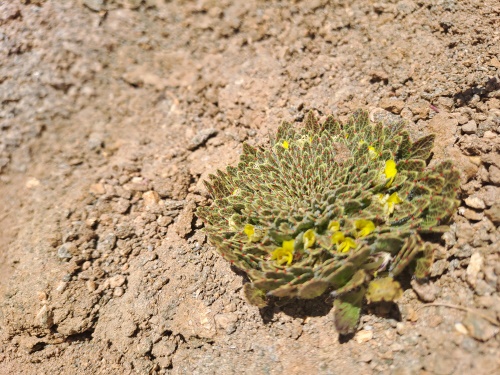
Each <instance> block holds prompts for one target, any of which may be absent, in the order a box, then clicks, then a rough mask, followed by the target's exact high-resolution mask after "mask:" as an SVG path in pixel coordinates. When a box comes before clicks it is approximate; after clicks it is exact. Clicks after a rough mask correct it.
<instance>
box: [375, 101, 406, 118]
mask: <svg viewBox="0 0 500 375" xmlns="http://www.w3.org/2000/svg"><path fill="white" fill-rule="evenodd" d="M404 106H405V102H404V101H403V100H398V99H392V98H385V99H382V100H380V107H382V108H383V109H385V110H387V111H389V112H392V113H394V114H399V113H401V110H402V109H403V108H404Z"/></svg>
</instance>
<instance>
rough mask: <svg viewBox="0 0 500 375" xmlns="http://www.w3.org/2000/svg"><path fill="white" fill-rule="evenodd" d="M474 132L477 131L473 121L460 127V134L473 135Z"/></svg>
mask: <svg viewBox="0 0 500 375" xmlns="http://www.w3.org/2000/svg"><path fill="white" fill-rule="evenodd" d="M476 131H477V124H476V122H475V121H474V120H471V121H469V122H468V123H466V124H464V125H463V126H462V132H463V133H464V134H474V133H476Z"/></svg>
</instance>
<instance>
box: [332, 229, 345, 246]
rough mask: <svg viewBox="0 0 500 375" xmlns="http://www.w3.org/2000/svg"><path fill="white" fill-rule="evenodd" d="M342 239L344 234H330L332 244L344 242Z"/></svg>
mask: <svg viewBox="0 0 500 375" xmlns="http://www.w3.org/2000/svg"><path fill="white" fill-rule="evenodd" d="M344 238H345V236H344V233H342V232H335V233H334V234H332V244H335V245H338V244H339V243H341V242H342V241H344Z"/></svg>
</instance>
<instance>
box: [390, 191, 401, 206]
mask: <svg viewBox="0 0 500 375" xmlns="http://www.w3.org/2000/svg"><path fill="white" fill-rule="evenodd" d="M387 202H390V203H393V204H400V203H403V200H402V199H401V198H400V197H399V195H398V193H397V192H394V193H392V194H391V195H390V196H389V198H387Z"/></svg>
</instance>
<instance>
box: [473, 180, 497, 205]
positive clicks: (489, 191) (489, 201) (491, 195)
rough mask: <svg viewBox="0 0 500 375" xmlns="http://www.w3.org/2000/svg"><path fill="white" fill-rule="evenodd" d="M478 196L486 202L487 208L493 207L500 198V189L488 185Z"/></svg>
mask: <svg viewBox="0 0 500 375" xmlns="http://www.w3.org/2000/svg"><path fill="white" fill-rule="evenodd" d="M478 196H479V197H480V198H481V199H482V200H483V201H484V203H485V205H486V206H487V207H490V206H493V204H495V202H497V201H498V199H499V197H500V187H496V186H493V185H486V186H483V188H482V189H481V190H480V191H479V193H478Z"/></svg>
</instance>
